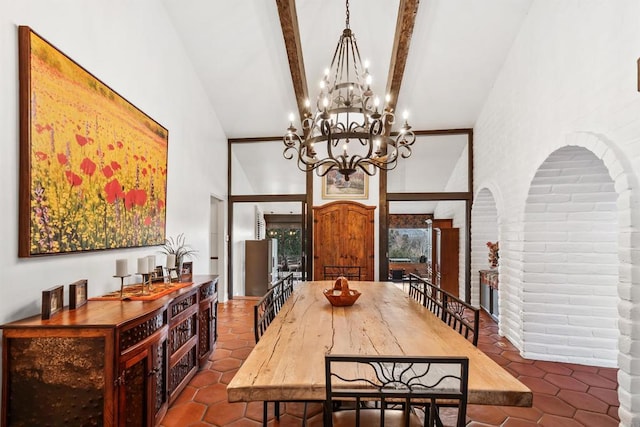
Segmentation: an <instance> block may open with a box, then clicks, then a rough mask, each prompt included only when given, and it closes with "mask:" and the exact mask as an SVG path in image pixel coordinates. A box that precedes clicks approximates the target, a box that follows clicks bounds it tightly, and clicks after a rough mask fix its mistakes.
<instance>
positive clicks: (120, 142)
mask: <svg viewBox="0 0 640 427" xmlns="http://www.w3.org/2000/svg"><path fill="white" fill-rule="evenodd" d="M116 145H117V146H118V148H122V147H124V144H123V143H122V141H118V142H116Z"/></svg>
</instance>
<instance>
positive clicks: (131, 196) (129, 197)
mask: <svg viewBox="0 0 640 427" xmlns="http://www.w3.org/2000/svg"><path fill="white" fill-rule="evenodd" d="M146 202H147V192H146V191H144V190H138V189H135V188H134V189H131V190H129V191H128V192H127V194H126V195H125V196H124V206H125V207H126V208H127V209H131V208H132V207H134V206H136V205H137V206H144V204H145V203H146Z"/></svg>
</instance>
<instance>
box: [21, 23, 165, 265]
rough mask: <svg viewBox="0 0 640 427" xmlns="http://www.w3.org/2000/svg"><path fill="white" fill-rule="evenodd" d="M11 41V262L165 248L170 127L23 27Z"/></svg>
mask: <svg viewBox="0 0 640 427" xmlns="http://www.w3.org/2000/svg"><path fill="white" fill-rule="evenodd" d="M18 35H19V54H20V61H19V64H20V69H19V74H20V201H19V205H20V219H19V244H18V255H19V256H21V257H30V256H37V255H48V254H63V253H73V252H83V251H93V250H101V249H113V248H124V247H141V246H152V245H159V244H162V243H163V242H164V239H165V218H166V206H165V203H166V194H167V147H168V131H167V129H165V128H164V127H162V126H161V125H160V124H158V123H157V122H155V121H154V120H153V119H151V118H150V117H149V116H147V115H146V114H144V113H143V112H142V111H140V110H139V109H137V108H136V107H135V106H133V105H132V104H130V103H129V102H128V101H127V100H125V99H124V98H123V97H121V96H120V95H118V94H117V93H116V92H115V91H113V90H112V89H111V88H110V87H109V86H107V85H105V84H104V83H102V82H101V81H100V80H98V79H97V78H96V77H94V76H93V75H92V74H90V73H89V72H88V71H86V70H85V69H84V68H82V67H81V66H79V65H78V64H76V63H75V62H74V61H73V60H72V59H70V58H69V57H67V56H66V55H65V54H63V53H62V52H60V51H59V50H57V49H56V48H55V47H54V46H52V45H51V44H49V43H48V42H47V41H45V40H44V39H43V38H41V37H40V36H38V35H37V34H36V33H35V32H33V31H32V30H31V29H30V28H29V27H24V26H21V27H19V29H18Z"/></svg>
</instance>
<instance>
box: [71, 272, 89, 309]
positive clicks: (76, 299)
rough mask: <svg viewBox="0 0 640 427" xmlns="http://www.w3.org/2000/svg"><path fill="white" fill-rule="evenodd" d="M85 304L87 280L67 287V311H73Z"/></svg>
mask: <svg viewBox="0 0 640 427" xmlns="http://www.w3.org/2000/svg"><path fill="white" fill-rule="evenodd" d="M86 303H87V279H82V280H78V281H77V282H73V283H72V284H70V285H69V310H75V309H76V308H78V307H81V306H83V305H85V304H86Z"/></svg>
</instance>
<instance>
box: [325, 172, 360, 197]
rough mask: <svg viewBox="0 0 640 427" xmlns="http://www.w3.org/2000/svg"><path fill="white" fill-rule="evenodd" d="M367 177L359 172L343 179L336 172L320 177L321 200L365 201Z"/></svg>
mask: <svg viewBox="0 0 640 427" xmlns="http://www.w3.org/2000/svg"><path fill="white" fill-rule="evenodd" d="M368 178H369V177H368V175H367V174H366V173H364V172H363V171H361V170H358V171H356V172H355V173H353V174H351V176H349V180H348V181H347V180H346V179H345V177H344V176H343V175H342V174H341V173H340V172H338V171H337V170H332V171H329V173H327V174H326V175H325V176H323V177H322V198H323V199H325V200H326V199H366V198H368V197H369V185H368V184H369V183H368Z"/></svg>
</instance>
